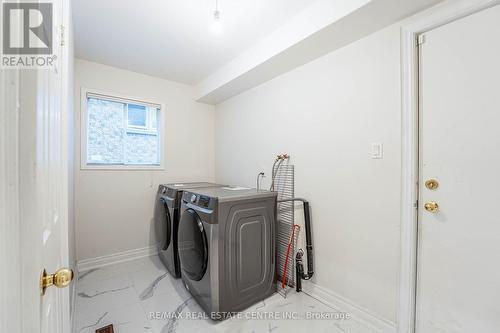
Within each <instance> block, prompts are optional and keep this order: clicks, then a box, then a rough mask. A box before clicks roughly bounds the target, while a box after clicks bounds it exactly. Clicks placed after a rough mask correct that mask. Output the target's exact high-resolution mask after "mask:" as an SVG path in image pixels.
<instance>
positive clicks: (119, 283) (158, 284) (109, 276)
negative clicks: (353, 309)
mask: <svg viewBox="0 0 500 333" xmlns="http://www.w3.org/2000/svg"><path fill="white" fill-rule="evenodd" d="M76 294H77V297H76V309H75V320H76V333H94V332H95V330H96V329H97V328H100V327H103V326H106V325H109V324H113V326H114V330H115V333H141V332H147V333H174V332H176V333H188V332H198V333H205V332H207V333H226V332H227V333H236V332H241V333H246V332H248V333H260V332H265V333H270V332H273V333H280V332H284V333H293V332H310V333H313V332H328V333H330V332H331V333H375V331H374V330H373V329H371V328H368V327H366V326H364V325H363V324H362V323H360V322H358V321H356V320H355V319H353V318H349V319H338V318H337V319H335V318H331V317H333V316H335V315H338V313H337V312H336V311H335V309H332V308H330V307H328V306H327V305H325V304H323V303H321V302H319V301H318V300H316V299H314V298H312V297H310V296H308V295H307V294H305V293H296V292H295V291H291V292H290V293H288V296H287V298H283V297H282V296H281V295H279V294H274V295H273V296H271V297H269V298H268V299H266V300H264V301H262V302H259V303H258V304H255V305H254V306H252V307H250V308H249V309H247V310H246V311H244V312H243V313H241V315H240V316H239V317H233V318H230V319H227V320H224V321H217V322H215V321H213V320H211V319H208V318H207V317H206V315H205V314H204V313H203V311H202V309H201V308H200V307H199V306H198V304H197V303H196V301H195V300H194V299H193V298H192V297H191V295H190V294H189V292H188V291H187V290H186V289H185V288H184V286H183V284H182V282H181V280H180V279H174V278H172V277H171V276H170V275H169V274H168V272H167V270H166V269H165V268H164V266H163V265H162V263H161V262H160V260H159V258H158V257H156V256H155V257H149V258H143V259H138V260H134V261H128V262H125V263H120V264H115V265H110V266H106V267H102V268H98V269H91V270H88V271H85V272H80V274H79V277H78V282H77V292H76ZM308 313H309V316H310V315H311V314H313V315H315V316H318V315H319V314H323V315H326V316H327V317H328V316H329V317H330V318H327V319H317V318H316V319H311V318H307V316H308ZM286 317H288V318H286Z"/></svg>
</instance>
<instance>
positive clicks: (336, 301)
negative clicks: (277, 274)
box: [302, 282, 396, 333]
mask: <svg viewBox="0 0 500 333" xmlns="http://www.w3.org/2000/svg"><path fill="white" fill-rule="evenodd" d="M302 288H303V292H305V293H306V294H308V295H310V296H311V297H313V298H315V299H317V300H319V301H320V302H322V303H324V304H326V305H328V306H330V307H332V308H334V309H335V310H337V311H340V312H345V313H349V314H350V315H351V316H352V318H353V319H355V320H357V321H359V322H362V323H363V324H365V325H366V326H368V327H371V328H373V329H374V330H375V331H377V332H380V333H396V323H394V322H392V321H390V320H387V319H385V318H382V317H380V316H378V315H377V314H375V313H373V312H371V311H370V310H368V309H366V308H364V307H362V306H360V305H358V304H356V303H354V302H352V301H351V300H348V299H346V298H344V297H342V296H340V295H338V294H336V293H335V292H333V291H331V290H329V289H327V288H324V287H321V286H319V285H317V284H315V283H312V282H305V283H303V285H302Z"/></svg>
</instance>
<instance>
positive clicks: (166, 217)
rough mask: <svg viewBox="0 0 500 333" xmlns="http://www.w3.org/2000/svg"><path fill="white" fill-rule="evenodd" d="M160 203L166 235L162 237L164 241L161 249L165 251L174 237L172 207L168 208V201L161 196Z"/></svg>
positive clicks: (163, 230) (164, 233)
mask: <svg viewBox="0 0 500 333" xmlns="http://www.w3.org/2000/svg"><path fill="white" fill-rule="evenodd" d="M160 204H161V205H162V209H161V211H162V225H163V228H162V231H161V233H162V237H165V238H164V239H163V238H162V241H161V243H160V246H161V249H162V250H163V251H165V250H167V249H168V246H169V245H170V240H171V239H172V218H171V216H170V209H169V208H168V205H167V202H166V201H165V200H164V199H163V198H161V199H160Z"/></svg>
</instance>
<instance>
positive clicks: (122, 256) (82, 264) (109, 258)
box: [77, 245, 158, 272]
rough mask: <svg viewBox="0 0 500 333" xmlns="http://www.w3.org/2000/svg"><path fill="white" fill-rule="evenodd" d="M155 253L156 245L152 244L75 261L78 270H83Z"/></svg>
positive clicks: (156, 252)
mask: <svg viewBox="0 0 500 333" xmlns="http://www.w3.org/2000/svg"><path fill="white" fill-rule="evenodd" d="M157 254H158V246H157V245H153V246H148V247H143V248H140V249H134V250H128V251H124V252H119V253H113V254H108V255H105V256H102V257H97V258H89V259H83V260H79V261H78V263H77V268H78V271H79V272H84V271H88V270H89V269H93V268H99V267H104V266H108V265H113V264H118V263H121V262H126V261H130V260H134V259H140V258H145V257H150V256H154V255H157Z"/></svg>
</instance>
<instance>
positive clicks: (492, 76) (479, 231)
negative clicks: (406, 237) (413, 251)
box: [416, 6, 500, 333]
mask: <svg viewBox="0 0 500 333" xmlns="http://www.w3.org/2000/svg"><path fill="white" fill-rule="evenodd" d="M424 39H425V41H424V43H423V44H422V45H421V46H420V111H419V113H420V114H419V116H420V138H419V141H420V181H419V184H420V185H419V192H420V198H419V222H418V223H419V224H418V230H419V247H418V268H417V271H418V276H417V281H418V282H417V320H416V331H417V332H418V333H437V332H439V333H441V332H447V333H448V332H449V333H459V332H463V333H470V332H480V333H497V332H500V302H499V296H500V215H499V212H498V207H499V204H500V6H496V7H493V8H490V9H486V10H483V11H481V12H479V13H476V14H474V15H471V16H468V17H465V18H462V19H460V20H457V21H455V22H452V23H449V24H446V25H444V26H442V27H439V28H437V29H434V30H432V31H430V32H428V33H425V37H424ZM431 179H435V180H436V181H437V183H438V187H437V188H435V189H429V188H427V186H426V185H425V182H426V181H428V180H431ZM429 187H431V188H432V184H429ZM434 202H435V203H436V204H437V205H438V207H437V211H436V212H431V211H432V209H433V208H434V206H433V203H434ZM425 204H427V209H428V210H431V211H428V210H426V209H425V207H424V205H425Z"/></svg>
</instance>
